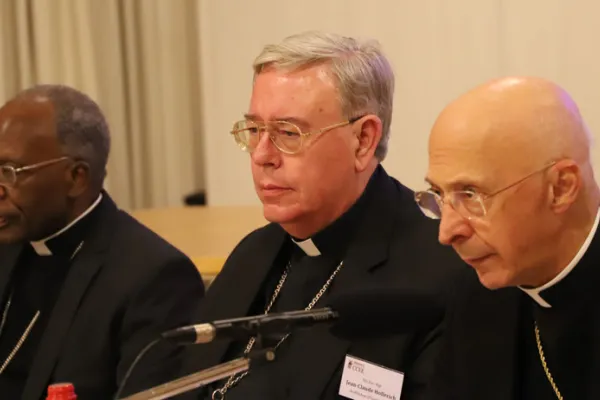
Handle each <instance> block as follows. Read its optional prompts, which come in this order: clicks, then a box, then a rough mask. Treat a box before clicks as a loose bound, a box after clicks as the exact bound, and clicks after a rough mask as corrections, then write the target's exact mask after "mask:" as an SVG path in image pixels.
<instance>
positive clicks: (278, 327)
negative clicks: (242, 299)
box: [162, 307, 338, 344]
mask: <svg viewBox="0 0 600 400" xmlns="http://www.w3.org/2000/svg"><path fill="white" fill-rule="evenodd" d="M337 317H338V313H337V312H336V311H333V310H332V309H331V308H329V307H326V308H317V309H313V310H308V311H304V310H303V311H288V312H281V313H272V314H263V315H256V316H250V317H242V318H232V319H223V320H218V321H213V322H209V323H204V324H198V325H191V326H185V327H182V328H177V329H173V330H170V331H167V332H164V333H163V334H162V338H163V339H166V340H170V341H173V342H176V343H179V344H199V343H209V342H212V341H213V340H216V339H236V340H244V339H247V338H249V337H251V336H258V335H264V336H269V335H284V334H286V333H289V332H291V331H292V330H294V329H297V328H302V327H310V326H313V325H316V324H320V323H330V322H331V321H333V320H335V319H336V318H337Z"/></svg>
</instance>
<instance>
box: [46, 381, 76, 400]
mask: <svg viewBox="0 0 600 400" xmlns="http://www.w3.org/2000/svg"><path fill="white" fill-rule="evenodd" d="M46 400H77V395H76V394H75V387H74V386H73V384H72V383H55V384H53V385H50V386H48V397H47V398H46Z"/></svg>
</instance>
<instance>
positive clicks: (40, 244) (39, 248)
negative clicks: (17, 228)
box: [29, 193, 102, 256]
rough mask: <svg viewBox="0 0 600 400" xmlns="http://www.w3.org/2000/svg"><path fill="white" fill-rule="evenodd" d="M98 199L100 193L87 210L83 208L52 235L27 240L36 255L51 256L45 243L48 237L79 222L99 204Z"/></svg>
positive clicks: (100, 196) (56, 234)
mask: <svg viewBox="0 0 600 400" xmlns="http://www.w3.org/2000/svg"><path fill="white" fill-rule="evenodd" d="M100 200H102V193H100V195H99V196H98V198H97V199H96V201H95V202H94V203H93V204H92V205H91V206H89V207H88V209H87V210H85V211H84V212H83V213H82V214H80V215H79V216H78V217H77V218H75V219H74V220H73V221H71V223H70V224H69V225H67V226H65V227H64V228H62V229H61V230H60V231H58V232H56V233H53V234H52V235H50V236H48V237H46V238H44V239H42V240H36V241H35V242H29V243H30V244H31V247H33V249H34V250H35V252H36V253H37V255H38V256H51V255H52V251H50V248H49V247H48V246H47V245H46V242H47V241H48V240H50V239H53V238H55V237H57V236H59V235H61V234H63V233H65V232H66V231H68V230H69V229H70V228H71V227H73V226H74V225H75V224H76V223H77V222H79V221H80V220H81V219H82V218H83V217H85V216H86V215H88V214H89V213H91V212H92V210H93V209H94V208H96V206H97V205H98V204H100Z"/></svg>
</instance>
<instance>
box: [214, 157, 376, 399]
mask: <svg viewBox="0 0 600 400" xmlns="http://www.w3.org/2000/svg"><path fill="white" fill-rule="evenodd" d="M379 173H380V171H379V169H377V170H376V171H375V173H374V174H373V176H371V179H370V181H369V184H368V185H367V188H366V189H365V191H364V192H363V194H362V195H361V196H360V197H359V199H358V200H357V201H356V202H355V203H354V205H353V206H352V207H351V208H350V209H349V210H348V211H347V212H346V213H344V214H343V215H342V216H341V217H340V218H338V219H337V220H336V221H334V222H333V223H332V224H331V225H329V226H327V227H326V228H325V229H323V230H322V231H320V232H318V233H317V234H315V235H314V236H313V237H311V238H310V240H312V242H313V243H314V245H315V247H316V248H317V249H318V251H319V252H320V255H316V256H310V255H308V254H306V252H305V251H303V250H302V249H301V247H300V246H298V245H297V244H295V243H294V241H296V242H299V241H301V240H299V239H295V238H292V237H290V238H289V240H287V241H286V243H285V244H284V246H283V247H282V249H281V251H280V253H279V255H278V257H277V258H276V261H275V265H273V267H272V268H271V271H270V272H269V274H268V277H267V279H266V280H265V282H264V283H263V287H262V288H261V290H260V291H259V294H258V296H257V297H256V299H255V301H254V303H253V304H252V307H251V309H250V311H249V315H257V314H263V313H264V311H265V307H266V306H267V304H269V302H270V301H271V299H272V296H273V293H274V291H275V288H276V287H277V284H278V283H279V281H280V279H281V275H282V274H283V272H284V270H285V269H286V268H287V267H288V263H289V270H288V276H287V278H286V280H285V282H284V284H283V286H282V289H281V292H280V294H279V296H278V298H277V300H276V302H275V303H274V305H273V307H272V308H271V311H270V312H283V311H294V310H302V309H305V308H306V307H307V306H308V305H309V303H310V302H311V301H312V300H313V299H314V297H315V296H316V295H317V293H318V292H319V290H320V289H321V288H322V287H323V286H324V285H325V283H326V282H327V280H328V279H329V278H330V276H331V275H332V274H333V272H334V271H335V270H336V268H337V267H338V266H339V265H340V263H341V262H342V261H343V259H344V256H345V254H346V251H347V248H348V245H349V243H350V242H351V240H352V238H353V236H354V233H355V227H356V226H357V225H358V224H359V221H360V219H361V218H362V217H363V215H364V211H365V209H366V207H368V203H369V199H370V197H371V195H372V192H373V181H374V180H375V179H376V178H377V176H378V174H379ZM257 251H259V249H257ZM341 268H344V267H343V266H342V267H341ZM240 284H242V285H243V282H240ZM334 285H335V278H334V279H333V280H332V282H331V286H330V288H331V287H332V286H334ZM328 291H329V290H328ZM328 291H327V292H325V294H324V295H323V296H322V297H321V300H319V302H318V303H317V304H315V306H314V307H315V308H316V307H319V305H320V304H323V302H324V301H325V299H326V298H327V293H328ZM295 335H296V334H292V335H290V336H289V337H288V338H287V339H286V340H285V341H284V342H283V343H282V344H281V345H280V346H279V347H278V348H277V351H276V360H275V361H273V362H270V363H268V364H264V365H261V366H260V367H255V368H253V369H251V371H250V374H248V375H247V376H246V377H245V378H243V379H242V380H241V381H239V383H237V384H236V385H235V386H233V387H232V388H231V389H229V390H228V391H227V394H226V398H227V400H248V399H261V398H265V399H266V398H286V397H287V396H288V393H289V390H290V386H291V380H292V376H291V375H292V373H291V372H289V371H291V366H292V364H293V362H294V360H290V359H288V358H286V354H287V353H288V352H289V351H290V348H291V346H294V336H295ZM277 342H278V339H277V338H272V339H269V338H266V339H264V341H263V346H262V347H266V346H275V345H276V343H277ZM245 347H246V343H245V342H244V343H240V344H237V345H232V346H231V347H230V348H229V349H228V351H227V353H226V356H225V359H226V360H231V359H234V358H237V357H239V356H241V355H242V353H243V350H244V348H245ZM225 382H226V380H224V381H220V382H218V384H216V385H212V386H211V388H210V392H212V390H214V389H215V388H221V387H222V386H223V384H224V383H225ZM209 394H210V393H209Z"/></svg>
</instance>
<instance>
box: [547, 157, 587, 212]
mask: <svg viewBox="0 0 600 400" xmlns="http://www.w3.org/2000/svg"><path fill="white" fill-rule="evenodd" d="M581 180H582V177H581V170H580V169H579V166H578V165H577V163H575V161H573V160H562V161H559V162H557V163H556V164H555V165H554V166H553V167H552V170H551V173H550V182H551V187H550V206H551V207H552V209H553V210H554V212H556V213H563V212H565V211H567V210H568V209H569V207H570V206H571V205H572V204H573V203H574V202H575V201H576V200H577V197H578V195H579V191H580V190H581V183H582V182H581Z"/></svg>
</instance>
